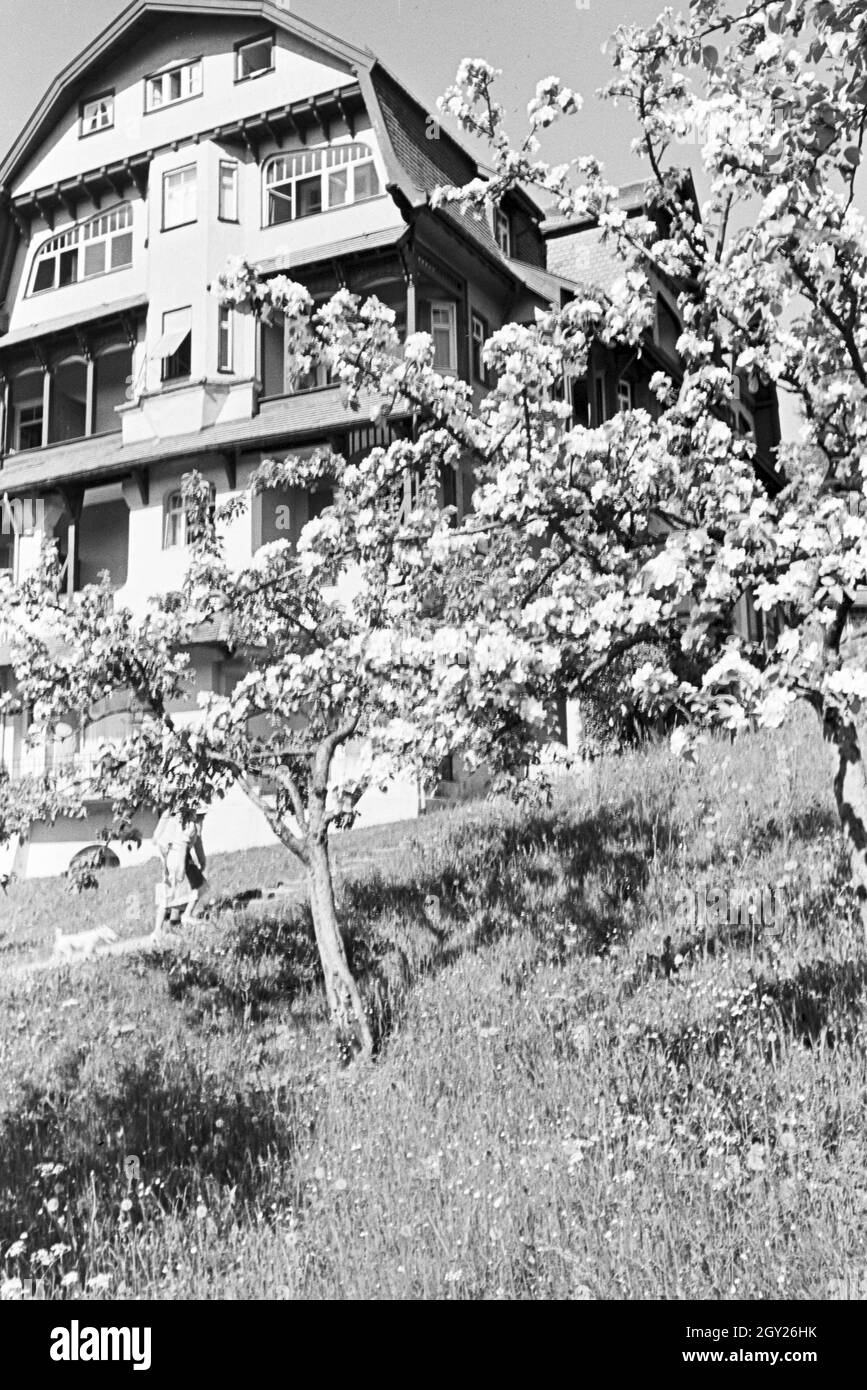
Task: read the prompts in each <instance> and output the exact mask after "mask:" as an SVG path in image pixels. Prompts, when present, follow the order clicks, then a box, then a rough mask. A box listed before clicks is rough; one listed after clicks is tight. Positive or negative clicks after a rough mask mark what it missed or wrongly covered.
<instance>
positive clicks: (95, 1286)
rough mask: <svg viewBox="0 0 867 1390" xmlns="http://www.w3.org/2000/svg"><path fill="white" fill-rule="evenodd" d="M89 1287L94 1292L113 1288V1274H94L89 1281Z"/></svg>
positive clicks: (102, 1291)
mask: <svg viewBox="0 0 867 1390" xmlns="http://www.w3.org/2000/svg"><path fill="white" fill-rule="evenodd" d="M87 1287H88V1288H89V1289H92V1290H93V1292H94V1293H105V1291H106V1290H107V1289H110V1288H111V1276H110V1275H108V1274H92V1275H91V1276H90V1278H89V1279H88V1281H87Z"/></svg>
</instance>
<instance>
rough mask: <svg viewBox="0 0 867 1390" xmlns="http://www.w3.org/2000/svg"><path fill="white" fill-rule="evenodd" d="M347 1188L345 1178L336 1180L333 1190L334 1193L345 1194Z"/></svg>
mask: <svg viewBox="0 0 867 1390" xmlns="http://www.w3.org/2000/svg"><path fill="white" fill-rule="evenodd" d="M348 1186H349V1183H348V1182H347V1181H346V1179H345V1178H338V1179H337V1181H336V1182H335V1184H334V1190H335V1192H345V1191H346V1189H347V1187H348Z"/></svg>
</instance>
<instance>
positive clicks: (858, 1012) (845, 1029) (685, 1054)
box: [654, 960, 867, 1067]
mask: <svg viewBox="0 0 867 1390" xmlns="http://www.w3.org/2000/svg"><path fill="white" fill-rule="evenodd" d="M865 987H867V962H865V961H852V960H848V961H832V960H814V961H809V962H808V963H806V964H805V965H802V966H800V967H799V968H798V969H797V970H796V971H795V972H794V974H793V975H790V976H788V977H787V978H785V979H782V980H780V979H770V978H767V977H765V976H763V975H759V976H757V977H756V979H755V980H754V981H753V982H752V986H751V988H750V989H749V990H745V991H744V996H743V998H742V1001H741V1003H740V1005H739V1008H738V1011H737V1013H736V1014H735V1013H734V1012H733V1013H731V1014H730V1015H727V1016H723V1017H720V1018H717V1019H715V1020H713V1021H709V1022H708V1024H707V1025H706V1026H704V1027H702V1028H697V1027H696V1025H695V1024H694V1023H690V1024H689V1025H688V1026H686V1027H684V1028H683V1029H680V1030H678V1031H677V1032H675V1033H672V1034H670V1035H669V1036H668V1037H662V1038H661V1045H662V1048H663V1050H664V1052H665V1057H666V1061H668V1062H672V1063H674V1065H675V1066H678V1067H680V1066H684V1065H688V1064H689V1062H690V1061H691V1060H692V1059H694V1058H698V1057H703V1058H706V1057H709V1056H710V1057H716V1056H718V1055H719V1053H720V1052H721V1051H722V1050H723V1049H724V1048H730V1049H733V1050H737V1049H738V1048H739V1047H740V1046H741V1045H742V1042H743V1041H744V1040H746V1041H747V1042H748V1043H749V1044H750V1045H752V1046H754V1045H755V1044H756V1042H758V1044H759V1046H760V1047H761V1049H762V1051H763V1055H764V1059H765V1061H766V1062H768V1063H771V1064H772V1063H773V1062H774V1061H775V1058H776V1054H777V1049H778V1047H779V1041H778V1037H777V1035H782V1037H783V1038H784V1039H787V1040H788V1041H789V1042H794V1043H799V1044H801V1045H802V1046H804V1047H806V1048H809V1049H811V1050H812V1049H813V1048H828V1049H834V1048H837V1047H840V1046H851V1045H852V1044H853V1043H854V1042H855V1041H856V1039H857V1037H858V1035H859V1030H860V1026H861V1023H862V1019H863V1014H864V994H865ZM654 1036H656V1035H654Z"/></svg>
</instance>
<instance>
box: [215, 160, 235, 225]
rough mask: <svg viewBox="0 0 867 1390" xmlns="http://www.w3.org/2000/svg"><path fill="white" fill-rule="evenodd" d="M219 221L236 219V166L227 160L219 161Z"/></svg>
mask: <svg viewBox="0 0 867 1390" xmlns="http://www.w3.org/2000/svg"><path fill="white" fill-rule="evenodd" d="M219 217H220V221H221V222H237V220H238V166H237V164H235V163H234V162H230V161H229V160H221V161H220V210H219Z"/></svg>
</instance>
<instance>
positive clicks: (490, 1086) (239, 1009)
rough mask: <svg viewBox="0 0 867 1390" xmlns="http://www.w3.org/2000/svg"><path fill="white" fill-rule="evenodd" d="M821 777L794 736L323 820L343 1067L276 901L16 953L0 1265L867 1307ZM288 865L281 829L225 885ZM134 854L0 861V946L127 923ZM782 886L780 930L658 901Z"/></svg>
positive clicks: (52, 1273) (800, 737)
mask: <svg viewBox="0 0 867 1390" xmlns="http://www.w3.org/2000/svg"><path fill="white" fill-rule="evenodd" d="M828 782H829V778H828V770H827V767H826V764H825V760H824V754H823V751H822V749H821V747H820V746H818V743H817V740H816V738H815V736H814V732H813V729H812V726H811V725H804V726H799V727H798V728H796V729H795V730H794V731H792V732H790V733H788V734H785V735H783V736H777V737H771V736H761V737H759V736H756V737H749V738H744V739H742V740H739V741H738V742H737V743H735V744H734V745H730V744H728V743H727V742H719V743H714V744H712V745H711V746H710V747H708V748H707V749H706V750H705V753H704V755H703V757H702V759H701V760H700V763H699V765H698V766H697V767H695V768H691V767H682V766H675V765H672V763H671V761H670V759H669V758H668V757H667V756H666V754H665V752H664V751H663V750H655V751H654V750H651V751H650V752H645V753H641V754H635V755H630V756H629V757H626V758H623V759H620V760H617V761H615V760H611V761H609V762H606V763H602V764H600V765H598V766H597V767H596V768H595V769H594V771H593V774H592V776H591V777H590V778H589V779H588V782H587V783H586V785H584V786H581V787H577V786H576V787H571V788H565V787H564V788H561V789H560V790H559V791H557V792H556V793H555V795H554V800H553V804H552V805H551V806H550V807H546V808H542V809H539V808H536V809H533V808H532V807H527V806H525V807H523V808H516V807H510V806H508V805H505V804H490V805H487V806H478V807H475V808H471V809H469V810H466V811H462V812H459V813H457V814H456V815H455V816H453V817H451V816H450V817H445V816H440V817H435V818H433V819H431V820H430V821H428V822H424V823H423V824H422V825H420V826H418V827H409V828H403V829H402V830H400V831H395V830H388V831H368V832H364V833H363V834H359V835H357V836H347V837H345V838H344V839H343V840H342V841H341V844H340V846H339V851H338V854H339V862H340V863H341V864H342V866H343V869H342V875H341V877H342V883H343V888H342V899H343V909H344V913H345V918H344V920H345V921H346V924H347V927H348V930H349V931H350V933H351V935H352V938H353V951H354V954H355V961H356V965H357V967H358V969H359V971H360V973H361V974H362V976H363V977H364V981H365V988H366V989H367V991H368V993H369V995H370V998H371V1001H372V1004H373V1005H374V1007H376V1009H377V1010H378V1014H379V1018H380V1023H381V1027H382V1029H383V1045H382V1051H381V1055H380V1057H379V1059H378V1060H377V1062H376V1063H375V1064H374V1065H373V1066H371V1067H369V1068H366V1069H364V1068H355V1069H349V1070H341V1069H340V1068H339V1067H338V1066H336V1065H335V1062H334V1060H333V1055H332V1050H331V1048H330V1046H329V1044H328V1039H327V1036H326V1033H325V1029H324V1025H323V1020H322V1014H321V1009H320V1004H319V994H318V988H317V981H316V966H315V961H314V959H313V953H312V951H311V947H310V939H309V932H308V929H307V923H306V920H305V916H304V912H303V910H301V909H299V908H292V907H291V906H288V905H285V904H284V905H283V906H280V907H278V906H277V905H275V904H274V903H262V904H253V905H251V906H250V907H249V908H248V909H245V910H243V911H241V912H237V913H234V914H230V913H224V914H222V915H221V916H220V917H219V918H217V919H216V920H215V921H213V922H212V923H210V924H208V925H205V926H203V927H202V928H200V929H199V930H198V932H197V933H196V936H195V937H194V938H192V939H191V942H190V945H189V949H187V950H185V951H184V952H182V953H181V954H180V955H179V956H176V957H170V956H168V955H166V956H165V957H164V958H162V959H158V960H148V961H145V960H137V959H135V958H129V957H127V958H122V959H117V960H104V961H99V962H90V963H88V964H85V965H82V966H77V967H75V968H73V969H67V970H64V971H61V972H40V973H38V974H32V975H28V976H18V977H12V976H9V977H8V978H7V979H6V980H5V982H2V983H0V1271H2V1270H3V1268H4V1267H5V1275H6V1277H13V1276H23V1277H27V1278H29V1276H30V1275H31V1273H32V1272H35V1271H36V1270H40V1269H43V1267H45V1272H44V1277H43V1280H42V1284H41V1288H42V1289H43V1290H44V1291H46V1292H48V1293H62V1292H63V1290H62V1286H61V1283H60V1281H61V1279H62V1277H63V1276H64V1275H69V1274H71V1273H75V1274H78V1276H79V1278H80V1280H81V1283H80V1285H78V1286H72V1287H71V1288H70V1289H69V1290H68V1291H69V1292H72V1293H75V1294H76V1295H77V1294H78V1293H79V1291H80V1289H81V1288H83V1287H86V1286H87V1284H88V1281H89V1280H92V1279H93V1278H94V1276H101V1277H98V1278H97V1286H99V1285H104V1286H105V1290H106V1291H107V1292H108V1293H109V1295H111V1296H121V1297H124V1296H134V1295H135V1294H140V1293H141V1294H146V1295H150V1296H156V1297H160V1298H170V1297H185V1296H193V1297H196V1296H199V1297H211V1298H221V1297H248V1298H256V1297H279V1296H284V1295H285V1296H291V1295H300V1296H309V1295H328V1296H350V1297H352V1296H379V1295H383V1296H384V1295H392V1296H397V1297H400V1296H405V1295H414V1296H427V1297H467V1296H470V1297H496V1296H501V1297H502V1296H508V1297H515V1296H518V1297H526V1296H529V1297H540V1296H568V1297H576V1296H577V1297H584V1298H594V1297H615V1298H674V1297H699V1298H727V1297H731V1296H737V1297H746V1298H773V1297H781V1296H782V1297H787V1298H790V1297H794V1298H799V1297H818V1298H828V1297H834V1296H849V1297H852V1296H858V1295H859V1294H860V1296H862V1297H863V1296H867V1180H865V1178H864V1171H865V1164H864V1159H865V1118H864V1116H865V1106H864V1096H865V1079H867V1075H865V1074H867V1067H865V1010H864V998H865V977H867V960H865V952H864V944H863V940H862V938H861V934H860V928H857V927H856V926H855V924H854V916H853V910H852V906H851V903H850V899H849V895H848V891H847V890H846V889H845V887H844V886H843V874H842V870H841V866H840V861H839V849H838V843H837V838H836V834H835V831H834V822H833V816H832V808H831V803H830V797H829V787H828ZM378 856H379V857H380V858H379V862H380V863H381V868H380V867H377V865H376V864H375V863H371V860H372V859H373V860H375V859H377V857H378ZM291 873H292V870H291V866H289V865H288V864H287V863H286V861H285V859H282V858H281V857H280V856H279V855H277V854H272V853H270V852H268V853H262V854H251V855H246V856H236V857H233V858H231V859H227V860H225V861H223V862H219V861H218V863H217V865H216V867H215V875H214V877H215V886H216V888H217V890H218V892H225V891H229V890H230V889H237V888H247V887H253V886H263V885H266V884H268V883H276V881H277V879H278V878H280V877H281V876H282V877H284V878H288V877H289V876H290V875H291ZM153 877H154V875H153V871H151V872H150V873H147V874H146V873H144V872H143V871H136V872H135V873H132V872H130V873H128V874H116V875H107V876H106V877H105V879H104V885H103V887H102V888H101V889H100V892H99V894H98V895H89V896H87V897H85V898H82V899H73V898H71V897H70V896H69V895H68V894H67V893H66V892H65V889H64V888H63V887H62V885H60V884H58V883H50V884H44V885H40V886H39V888H38V889H37V888H36V887H35V886H34V885H32V884H31V885H13V888H12V889H11V890H10V898H9V899H8V901H7V902H5V903H0V909H5V911H6V918H5V922H6V929H7V932H11V925H12V924H14V925H15V930H14V932H13V933H12V934H11V935H7V938H6V940H5V942H3V943H0V944H2V946H3V948H4V951H5V954H4V955H3V956H0V961H2V960H5V961H7V962H10V963H11V962H13V961H17V960H20V959H22V958H24V957H26V956H28V955H33V954H36V953H38V952H39V951H40V950H41V949H42V948H43V947H44V945H45V943H46V942H47V940H48V938H49V937H50V935H51V928H52V925H53V920H54V919H56V918H59V919H61V920H62V921H63V922H64V925H67V926H72V925H85V924H86V923H87V922H96V921H105V920H111V921H113V922H114V923H115V924H120V925H121V928H122V930H124V931H127V932H134V931H138V930H140V929H141V925H142V923H141V922H139V923H138V924H137V923H136V920H135V919H136V908H135V902H134V899H133V901H132V902H131V901H130V895H131V894H133V895H134V894H136V893H139V894H140V898H141V903H142V904H144V910H143V913H141V906H140V915H142V921H144V920H145V919H146V917H147V915H148V914H149V911H150V906H149V905H150V901H151V891H152V882H153ZM780 881H783V882H784V884H785V889H784V891H785V894H786V899H785V906H784V907H783V908H782V909H781V908H780V906H779V903H778V911H777V919H776V922H775V925H774V926H773V927H771V928H766V929H765V930H761V931H758V932H756V931H750V930H749V929H745V930H744V931H742V932H739V931H738V930H736V929H735V930H730V929H726V928H721V929H719V930H715V929H711V931H710V932H709V934H707V936H702V937H701V939H695V940H688V938H690V937H694V936H695V933H694V932H691V931H690V930H689V929H687V927H686V926H684V925H683V924H677V923H675V922H674V908H675V904H676V902H677V895H678V892H679V890H681V889H682V888H683V887H684V886H690V887H693V886H699V885H701V884H704V883H710V884H712V885H713V886H720V887H723V886H726V885H731V886H737V885H742V886H754V885H756V884H762V883H769V882H770V883H774V884H777V883H779V882H780ZM432 890H433V891H436V892H438V893H439V894H441V899H442V918H441V924H440V926H441V932H440V934H439V935H437V934H436V933H435V932H434V931H432V930H431V928H430V926H429V925H428V924H427V922H426V919H425V915H424V911H423V902H424V897H425V894H426V893H428V892H430V891H432ZM73 919H76V920H75V922H73ZM669 933H672V934H673V935H674V938H675V943H674V944H675V947H678V946H679V947H681V948H688V947H689V948H691V949H684V954H685V959H684V961H683V963H682V964H681V965H680V968H679V969H678V970H677V971H676V972H675V973H674V974H673V975H672V976H671V978H667V977H666V974H665V971H664V969H663V968H662V967H661V964H660V961H659V959H658V958H659V957H660V955H661V953H662V941H663V938H664V937H665V936H666V935H667V934H669ZM129 1155H136V1156H137V1157H138V1158H139V1160H140V1165H141V1183H140V1185H139V1186H138V1187H137V1188H136V1187H133V1188H130V1185H129V1183H128V1181H127V1179H126V1177H125V1176H124V1173H123V1164H124V1160H125V1158H127V1157H128V1156H129ZM25 1231H26V1232H27V1240H26V1242H23V1243H22V1241H21V1240H20V1239H18V1238H19V1237H20V1236H21V1235H22V1234H23V1233H24V1232H25ZM13 1242H14V1243H13ZM10 1243H13V1244H12V1250H13V1253H12V1254H11V1255H10V1254H9V1253H8V1252H9V1246H10ZM63 1247H68V1248H63ZM18 1250H22V1251H23V1253H15V1252H16V1251H18ZM39 1251H41V1252H44V1253H43V1254H41V1255H38V1254H37V1252H39ZM4 1257H5V1258H4ZM46 1262H49V1263H48V1265H47V1266H46ZM96 1292H97V1287H96V1286H94V1293H96Z"/></svg>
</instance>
